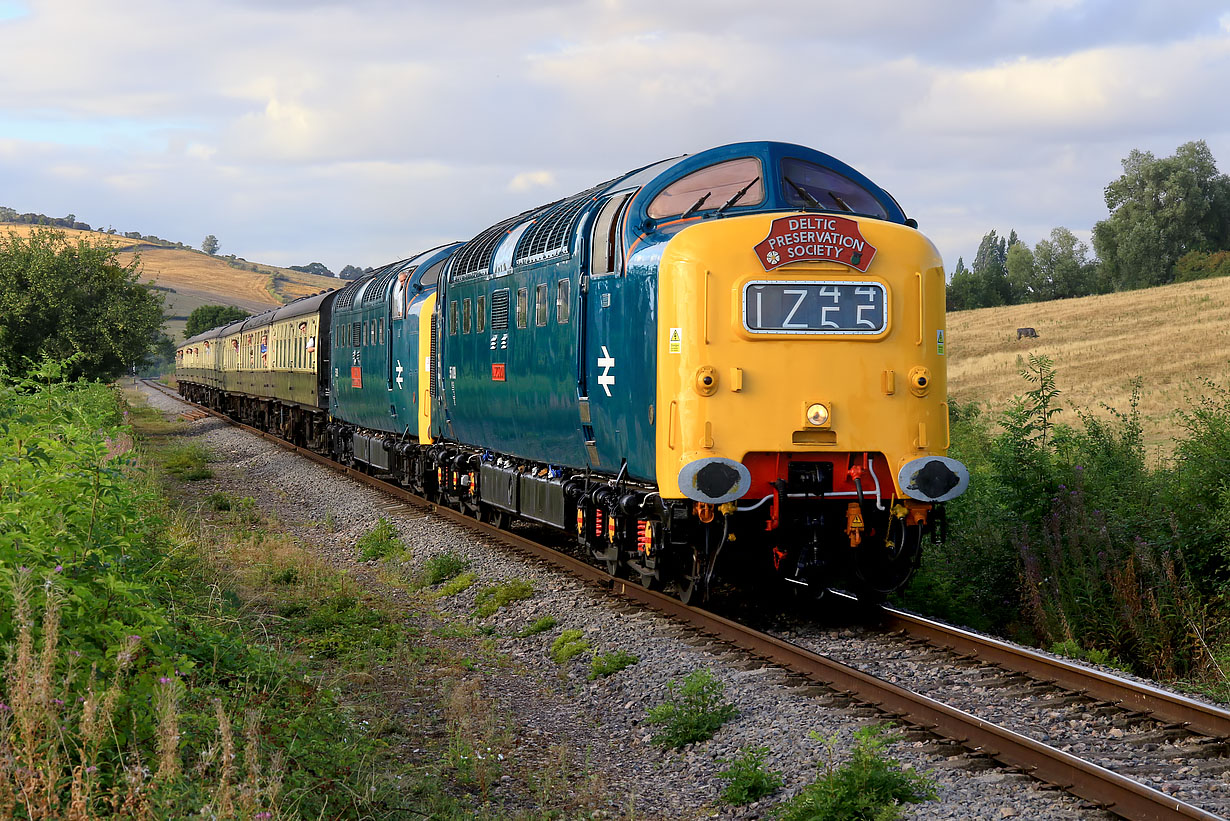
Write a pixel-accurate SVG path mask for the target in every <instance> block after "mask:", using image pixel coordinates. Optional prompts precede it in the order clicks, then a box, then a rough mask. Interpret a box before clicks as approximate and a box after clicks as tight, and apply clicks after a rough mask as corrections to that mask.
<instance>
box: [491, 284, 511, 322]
mask: <svg viewBox="0 0 1230 821" xmlns="http://www.w3.org/2000/svg"><path fill="white" fill-rule="evenodd" d="M491 330H493V331H507V330H508V289H507V288H501V289H500V290H498V291H496V292H495V293H493V294H492V295H491Z"/></svg>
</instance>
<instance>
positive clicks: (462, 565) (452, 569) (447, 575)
mask: <svg viewBox="0 0 1230 821" xmlns="http://www.w3.org/2000/svg"><path fill="white" fill-rule="evenodd" d="M469 566H470V563H469V562H468V561H467V560H465V559H463V558H462V557H460V556H458V555H457V554H455V553H441V554H440V555H438V556H432V557H431V558H430V559H428V560H427V561H426V562H424V563H423V584H425V585H428V586H433V585H437V584H439V583H440V582H446V581H448V580H449V579H451V578H453V577H455V576H456V575H457V574H458V573H460V572H461V571H463V570H465V569H466V568H467V567H469Z"/></svg>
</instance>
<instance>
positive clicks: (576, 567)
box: [147, 380, 1230, 821]
mask: <svg viewBox="0 0 1230 821" xmlns="http://www.w3.org/2000/svg"><path fill="white" fill-rule="evenodd" d="M147 384H148V385H150V386H151V387H153V388H155V389H157V390H160V391H162V392H164V393H167V394H168V395H171V396H173V397H175V398H176V399H178V400H179V401H181V402H184V403H185V405H188V406H190V407H191V408H193V410H192V411H191V412H189V413H187V414H184V415H182V417H181V418H185V419H188V420H196V419H201V418H204V415H203V414H209V415H213V416H216V417H218V418H219V419H221V420H223V421H225V422H226V423H228V424H231V425H235V426H237V427H239V428H242V429H244V430H246V431H248V432H250V433H253V434H255V435H257V436H260V437H261V438H264V439H267V440H269V441H270V442H273V443H276V444H278V445H279V446H280V447H283V448H285V449H288V450H292V451H294V452H296V453H298V454H300V455H302V456H304V457H305V458H308V459H311V460H313V461H315V462H317V463H319V464H322V465H325V466H328V467H330V468H331V469H333V470H336V471H339V472H342V473H344V474H346V475H348V476H350V477H352V478H354V479H355V480H356V481H359V482H362V483H364V484H367V485H369V486H371V487H374V488H377V489H379V490H380V491H382V492H384V493H387V494H389V495H390V496H392V497H394V498H397V499H398V500H400V501H402V502H405V503H408V504H411V505H414V506H417V507H421V508H426V509H428V510H431V511H433V512H435V513H437V514H438V515H441V516H445V517H447V518H450V519H453V520H454V521H457V522H461V523H464V524H465V526H467V527H469V528H472V529H475V530H478V531H480V532H482V533H484V534H486V535H488V536H490V537H491V538H494V539H496V540H498V541H500V542H501V543H503V544H505V545H507V546H508V547H510V548H512V549H514V550H516V551H518V552H520V553H522V554H524V555H527V556H529V557H532V558H534V559H536V560H539V561H544V562H548V563H550V564H552V565H554V566H556V567H558V568H560V569H563V570H566V571H567V572H569V573H570V574H572V575H574V576H577V577H579V578H581V579H584V580H586V581H588V582H590V583H592V584H595V585H598V586H601V587H604V588H607V589H610V590H611V591H612V592H614V593H615V594H617V595H619V596H621V597H624V598H626V599H630V600H632V601H635V602H638V603H640V604H642V605H645V606H648V607H650V608H652V609H654V610H656V611H658V612H661V613H663V614H666V615H668V616H670V617H671V618H674V619H677V620H679V621H682V622H685V623H687V624H689V625H690V626H692V627H693V628H695V629H698V630H700V631H702V632H703V633H705V634H707V635H709V636H711V637H713V638H715V639H717V640H719V641H721V642H724V643H726V644H729V645H732V646H734V647H738V648H740V649H742V650H743V651H745V652H747V653H750V654H752V655H754V656H756V657H759V658H761V659H764V660H766V661H770V662H772V663H774V664H777V665H779V666H781V667H782V668H785V669H787V670H790V671H793V672H794V673H796V674H798V675H801V676H803V677H805V678H807V679H809V680H810V681H813V682H815V683H818V684H822V685H824V686H826V687H829V688H831V689H833V690H836V691H839V692H841V693H844V694H846V695H848V696H849V697H851V698H852V699H854V700H856V701H859V702H862V703H865V704H868V705H872V706H874V707H876V708H877V709H879V710H880V711H882V712H884V713H885V714H887V715H889V716H892V717H894V718H897V719H899V720H901V721H903V722H905V723H908V724H911V725H914V726H917V727H920V728H923V729H925V730H928V731H929V732H932V733H934V734H935V735H937V736H940V737H943V738H946V739H949V740H952V741H955V742H957V743H958V744H960V745H962V746H963V747H965V748H967V749H969V750H971V751H972V752H974V753H976V754H981V755H985V756H988V757H990V758H993V759H995V760H996V761H999V762H1000V763H1002V764H1003V765H1005V766H1007V767H1010V768H1013V769H1017V770H1020V771H1022V772H1025V773H1028V774H1029V775H1031V776H1033V777H1034V778H1037V779H1039V780H1041V781H1043V782H1046V783H1048V784H1051V785H1054V786H1055V787H1058V788H1060V789H1063V790H1066V791H1067V792H1069V793H1071V794H1073V795H1076V796H1079V797H1080V798H1082V799H1084V800H1086V801H1088V802H1090V803H1091V804H1093V805H1095V806H1097V807H1100V808H1103V809H1105V810H1107V811H1109V812H1111V813H1113V814H1115V815H1118V816H1120V817H1123V818H1128V819H1139V820H1140V821H1146V820H1152V819H1209V821H1216V820H1217V819H1223V818H1224V817H1223V816H1220V815H1216V814H1214V813H1211V812H1208V811H1206V810H1204V809H1201V808H1200V807H1197V806H1194V805H1192V804H1189V803H1186V802H1184V801H1182V800H1180V799H1178V798H1175V797H1174V796H1171V795H1167V794H1166V793H1163V792H1161V791H1159V790H1156V789H1153V788H1152V787H1150V786H1148V785H1146V784H1144V783H1142V782H1140V781H1137V780H1134V779H1132V778H1129V777H1127V776H1124V775H1121V774H1119V773H1116V772H1114V771H1112V770H1110V769H1107V768H1105V767H1101V766H1099V765H1097V764H1095V763H1093V762H1090V761H1087V760H1085V759H1082V758H1080V757H1078V756H1075V755H1072V754H1070V753H1068V752H1065V751H1063V750H1060V749H1057V748H1055V747H1053V746H1049V745H1047V744H1044V743H1042V742H1040V741H1037V740H1035V739H1033V738H1030V737H1028V736H1026V735H1024V734H1021V733H1018V732H1014V731H1013V730H1010V729H1008V728H1006V727H1003V726H1000V725H998V724H996V723H994V722H991V721H987V720H985V719H982V718H979V717H977V716H975V715H972V714H970V713H968V712H965V711H963V710H960V709H957V708H954V707H952V706H949V705H947V704H945V703H943V702H942V701H939V700H936V699H933V698H930V697H928V696H926V695H923V694H921V693H917V692H913V691H911V690H909V689H906V688H904V687H901V686H898V685H896V684H893V683H891V682H889V681H886V680H884V679H882V678H878V677H876V676H874V675H871V674H869V673H867V672H864V671H862V670H859V669H856V668H855V667H853V666H850V665H847V664H843V663H841V662H840V661H837V660H835V659H832V658H829V657H827V656H826V655H824V654H822V653H819V652H815V651H813V650H809V649H807V648H805V647H801V646H799V645H797V644H795V643H792V642H790V641H786V640H783V639H781V638H777V637H774V636H772V635H768V634H766V633H764V632H760V631H757V630H754V629H752V628H749V627H747V626H745V625H742V624H739V623H736V622H734V621H731V620H729V619H726V618H723V617H722V616H720V615H717V614H714V613H711V612H708V611H705V610H701V609H698V608H694V607H689V606H687V605H685V604H683V603H682V602H680V601H679V600H678V599H675V598H672V597H670V596H667V595H664V594H662V593H659V592H656V591H653V590H649V589H646V588H643V587H641V586H639V585H637V584H635V583H632V582H629V581H627V580H624V579H618V578H613V577H611V576H610V575H608V574H607V573H605V572H604V571H602V570H599V569H598V568H596V567H593V566H592V565H589V564H587V563H585V562H583V561H580V560H579V559H576V558H574V557H572V556H569V555H567V554H563V553H561V552H559V551H557V550H554V549H552V548H549V547H546V546H544V545H541V544H539V543H537V542H535V541H533V540H531V539H527V538H525V537H523V536H520V535H517V534H515V533H510V532H508V531H506V530H500V529H498V528H495V527H493V526H491V525H489V524H486V523H483V522H479V521H477V520H475V519H473V518H471V517H469V516H466V515H464V514H462V513H459V512H457V511H455V510H453V509H451V508H447V507H443V506H440V505H437V504H435V503H433V502H431V501H429V500H425V499H422V498H420V497H418V496H415V495H414V494H412V493H410V492H409V491H407V490H405V489H404V488H401V487H399V486H397V485H393V484H389V483H387V482H384V481H382V480H380V479H377V478H375V477H373V476H370V475H368V474H365V473H363V472H361V471H357V470H354V469H351V468H347V467H344V466H341V465H338V464H336V463H334V462H332V461H331V460H329V459H326V458H325V457H323V456H320V455H319V454H316V453H314V452H312V451H309V450H306V449H304V448H299V447H296V446H294V445H292V444H290V443H288V442H285V441H284V440H282V439H280V438H278V437H276V436H273V435H271V434H267V433H265V432H264V431H261V430H259V429H256V428H252V427H249V426H247V425H242V424H240V423H237V422H235V421H234V420H232V419H230V418H228V417H226V416H223V415H222V414H218V413H215V412H214V411H211V410H209V409H207V408H203V407H201V406H198V405H193V404H192V403H188V402H186V401H185V400H183V399H182V398H180V397H179V396H178V394H176V393H175V392H174V391H171V390H170V389H169V388H167V387H165V386H163V385H161V384H159V383H156V382H152V381H148V380H147ZM882 626H883V627H884V628H885V629H886V630H888V631H893V632H897V633H900V634H902V635H904V636H907V637H910V638H911V639H913V640H916V641H919V642H925V643H927V644H928V645H931V646H933V647H936V648H939V649H941V650H943V651H946V652H948V653H951V654H953V655H955V656H957V657H960V658H964V659H973V660H977V661H979V662H982V663H986V664H991V665H995V666H996V667H1000V668H1004V669H1006V670H1009V671H1011V672H1013V673H1018V674H1021V675H1024V676H1028V677H1029V678H1031V679H1034V680H1036V681H1039V682H1044V683H1046V684H1049V685H1053V686H1055V687H1058V688H1061V689H1063V690H1065V691H1069V692H1072V693H1075V694H1079V695H1082V696H1088V697H1089V698H1092V699H1095V700H1097V701H1099V702H1102V703H1104V704H1111V705H1116V706H1117V707H1118V708H1119V709H1122V710H1125V711H1127V712H1129V713H1132V714H1136V715H1142V716H1149V717H1151V718H1153V719H1155V720H1157V721H1159V722H1161V723H1163V724H1164V725H1166V726H1167V727H1170V728H1185V729H1186V730H1188V731H1190V732H1194V733H1198V734H1201V735H1204V736H1207V737H1209V738H1211V739H1217V740H1226V739H1230V712H1227V711H1225V710H1222V709H1219V708H1216V707H1212V706H1209V705H1206V704H1202V703H1201V702H1198V701H1195V700H1193V699H1188V698H1185V697H1183V696H1180V695H1177V694H1174V693H1170V692H1167V691H1164V690H1161V689H1159V688H1156V687H1153V686H1151V685H1148V684H1144V683H1141V682H1136V681H1133V680H1130V679H1126V678H1122V677H1119V676H1115V675H1111V674H1108V673H1104V672H1101V671H1098V670H1093V669H1090V668H1086V667H1083V666H1080V665H1076V664H1072V663H1069V662H1066V661H1063V660H1061V659H1056V658H1053V657H1050V656H1047V655H1045V654H1041V653H1036V652H1033V651H1030V650H1027V649H1024V648H1020V647H1016V646H1014V645H1011V644H1008V643H1006V642H1002V641H998V640H996V639H992V638H989V637H986V636H981V635H978V634H975V633H972V632H969V631H966V630H961V629H959V628H954V627H950V626H948V625H944V624H941V623H939V622H934V621H930V620H927V619H923V618H921V617H918V616H913V615H911V614H908V613H904V612H901V611H897V610H891V609H885V610H884V612H883V614H882Z"/></svg>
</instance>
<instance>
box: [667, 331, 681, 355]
mask: <svg viewBox="0 0 1230 821" xmlns="http://www.w3.org/2000/svg"><path fill="white" fill-rule="evenodd" d="M666 349H667V351H668V352H670V353H683V328H671V335H670V342H669V344H668V345H667V348H666Z"/></svg>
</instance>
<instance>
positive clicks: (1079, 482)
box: [898, 356, 1230, 680]
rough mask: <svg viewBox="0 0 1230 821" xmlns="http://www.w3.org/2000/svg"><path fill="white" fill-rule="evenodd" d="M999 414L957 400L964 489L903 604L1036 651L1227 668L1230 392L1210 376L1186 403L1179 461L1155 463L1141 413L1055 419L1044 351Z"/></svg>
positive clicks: (1209, 674) (1182, 668) (1155, 668)
mask: <svg viewBox="0 0 1230 821" xmlns="http://www.w3.org/2000/svg"><path fill="white" fill-rule="evenodd" d="M1021 375H1022V377H1023V378H1024V379H1025V380H1026V381H1027V382H1028V383H1029V385H1028V388H1029V389H1028V390H1027V391H1026V392H1025V393H1024V394H1023V395H1021V396H1019V397H1017V398H1016V399H1015V400H1014V401H1013V403H1012V405H1011V406H1010V407H1009V408H1008V410H1006V411H1004V412H1003V413H1000V414H999V415H998V416H993V415H990V414H985V415H984V414H982V413H980V412H979V411H978V410H977V409H974V408H971V407H970V406H968V405H966V406H955V405H954V406H952V408H953V409H952V419H951V422H952V445H953V446H952V449H951V450H950V453H951V455H953V456H954V457H955V458H957V459H960V460H961V461H962V462H964V463H965V464H966V466H967V467H968V468H969V470H970V487H969V490H968V491H967V492H966V493H965V494H964V495H963V496H961V497H959V498H958V499H956V500H954V501H952V502H950V503H949V504H948V506H947V509H948V519H949V534H950V535H949V540H948V542H947V543H946V544H942V545H928V546H927V547H926V548H925V551H924V559H923V567H922V569H921V571H920V572H919V574H918V575H917V576H916V579H915V583H914V584H913V585H912V586H911V587H910V588H909V589H908V590H907V591H905V592H904V593H903V594H902V595H900V596H899V597H898V598H899V600H901V601H903V602H904V603H905V604H906V605H907V606H910V607H912V608H915V609H918V610H921V611H922V612H924V613H927V614H929V615H934V616H939V617H941V618H945V619H948V620H950V621H954V622H957V623H960V624H964V625H966V626H969V627H973V628H975V629H979V630H985V631H990V632H996V633H1000V634H1005V635H1008V636H1011V637H1013V638H1016V639H1019V640H1022V641H1026V642H1030V643H1034V644H1035V645H1037V646H1041V647H1051V646H1055V645H1060V646H1071V647H1076V648H1080V652H1081V653H1082V657H1084V658H1098V659H1103V660H1105V661H1106V662H1109V663H1122V664H1124V665H1127V666H1128V667H1130V669H1131V670H1132V671H1133V672H1136V673H1139V674H1142V675H1146V676H1149V677H1152V678H1160V679H1166V680H1174V679H1188V680H1200V679H1206V678H1213V679H1215V678H1218V676H1217V674H1216V664H1215V663H1214V661H1213V656H1215V655H1216V654H1217V653H1218V652H1219V650H1218V648H1217V646H1216V645H1218V644H1219V638H1218V637H1220V636H1221V635H1225V627H1226V626H1227V624H1228V623H1230V619H1228V618H1227V616H1228V615H1230V614H1228V613H1227V609H1226V606H1225V595H1226V593H1227V592H1230V589H1228V587H1227V584H1228V581H1230V537H1227V536H1226V535H1225V534H1226V533H1227V532H1230V491H1228V490H1225V489H1223V488H1226V487H1227V483H1226V482H1225V478H1224V477H1225V476H1226V475H1230V392H1228V391H1226V390H1225V389H1223V388H1221V387H1219V386H1217V385H1215V384H1213V383H1205V384H1204V385H1203V386H1202V390H1203V395H1202V396H1201V397H1200V399H1199V400H1197V401H1196V402H1195V403H1194V404H1193V406H1192V408H1191V409H1190V410H1188V411H1185V412H1183V413H1181V415H1180V417H1181V419H1182V420H1183V423H1184V426H1185V427H1186V429H1187V436H1186V437H1185V438H1184V439H1183V440H1181V441H1180V442H1179V443H1178V445H1177V448H1176V459H1175V460H1174V462H1173V463H1172V464H1161V465H1155V466H1150V464H1149V461H1148V459H1147V457H1146V451H1145V447H1144V442H1143V436H1142V431H1141V423H1140V416H1139V411H1138V406H1139V397H1140V386H1139V384H1137V385H1136V386H1135V389H1134V390H1133V394H1132V399H1131V400H1130V405H1129V407H1128V409H1127V410H1126V411H1119V410H1116V409H1111V408H1107V409H1106V410H1107V411H1108V416H1094V415H1092V414H1090V413H1088V412H1085V411H1080V410H1078V411H1075V412H1074V413H1073V414H1072V416H1073V419H1072V420H1071V421H1070V422H1068V421H1061V419H1062V418H1063V416H1062V415H1061V412H1060V406H1059V402H1058V398H1059V395H1060V392H1059V388H1058V377H1057V375H1056V373H1055V370H1054V367H1053V364H1052V363H1051V361H1050V360H1049V359H1048V358H1046V357H1041V356H1031V357H1030V358H1029V359H1028V360H1027V361H1022V363H1021Z"/></svg>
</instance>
